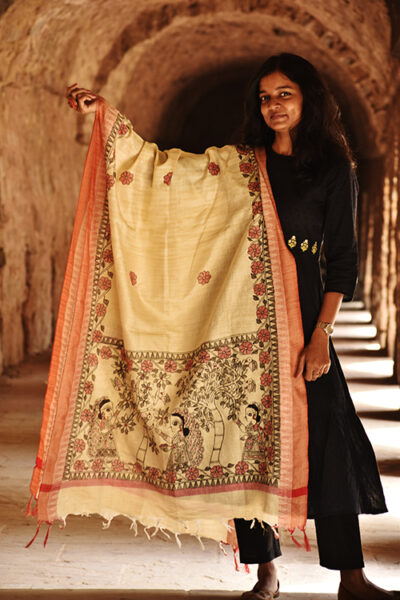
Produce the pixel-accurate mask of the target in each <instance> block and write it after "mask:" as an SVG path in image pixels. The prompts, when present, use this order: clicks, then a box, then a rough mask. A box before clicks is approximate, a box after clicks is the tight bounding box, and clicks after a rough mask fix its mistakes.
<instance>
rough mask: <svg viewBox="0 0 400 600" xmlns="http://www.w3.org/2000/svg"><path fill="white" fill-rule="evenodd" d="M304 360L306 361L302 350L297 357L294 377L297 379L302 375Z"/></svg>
mask: <svg viewBox="0 0 400 600" xmlns="http://www.w3.org/2000/svg"><path fill="white" fill-rule="evenodd" d="M305 360H306V359H305V354H304V350H303V352H301V354H300V356H299V360H298V363H297V368H296V373H295V377H299V375H301V374H302V373H303V371H304V364H305Z"/></svg>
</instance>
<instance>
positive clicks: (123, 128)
mask: <svg viewBox="0 0 400 600" xmlns="http://www.w3.org/2000/svg"><path fill="white" fill-rule="evenodd" d="M128 131H129V129H128V126H127V125H125V123H121V125H120V126H119V129H118V133H119V135H125V134H126V133H128Z"/></svg>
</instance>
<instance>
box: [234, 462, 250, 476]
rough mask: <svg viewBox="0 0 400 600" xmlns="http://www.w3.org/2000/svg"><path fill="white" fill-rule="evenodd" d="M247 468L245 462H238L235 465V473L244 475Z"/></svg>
mask: <svg viewBox="0 0 400 600" xmlns="http://www.w3.org/2000/svg"><path fill="white" fill-rule="evenodd" d="M248 468H249V465H248V464H247V462H245V461H244V460H240V461H239V462H238V463H236V466H235V472H236V474H237V475H244V474H245V473H246V471H247V470H248Z"/></svg>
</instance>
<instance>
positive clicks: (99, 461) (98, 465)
mask: <svg viewBox="0 0 400 600" xmlns="http://www.w3.org/2000/svg"><path fill="white" fill-rule="evenodd" d="M102 468H103V460H102V459H101V458H96V460H94V461H93V463H92V469H93V471H94V472H95V473H98V472H99V471H101V470H102Z"/></svg>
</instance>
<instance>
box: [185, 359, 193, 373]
mask: <svg viewBox="0 0 400 600" xmlns="http://www.w3.org/2000/svg"><path fill="white" fill-rule="evenodd" d="M193 365H194V360H193V358H189V359H188V360H187V361H186V363H185V371H190V369H193Z"/></svg>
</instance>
